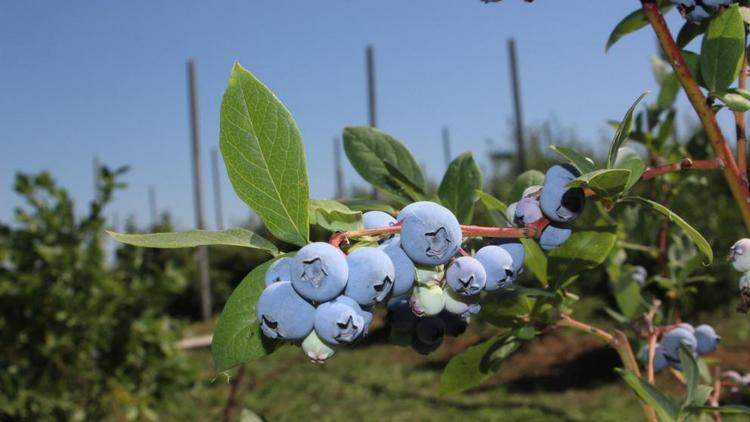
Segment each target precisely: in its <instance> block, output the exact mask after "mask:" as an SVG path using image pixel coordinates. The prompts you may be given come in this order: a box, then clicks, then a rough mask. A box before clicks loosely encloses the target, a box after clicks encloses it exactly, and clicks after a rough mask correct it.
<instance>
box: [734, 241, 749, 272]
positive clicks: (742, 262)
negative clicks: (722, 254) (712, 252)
mask: <svg viewBox="0 0 750 422" xmlns="http://www.w3.org/2000/svg"><path fill="white" fill-rule="evenodd" d="M729 261H731V262H732V267H734V269H735V270H737V271H739V272H741V273H744V272H746V271H750V239H747V238H745V239H740V240H738V241H737V242H735V244H734V245H732V248H731V249H730V250H729Z"/></svg>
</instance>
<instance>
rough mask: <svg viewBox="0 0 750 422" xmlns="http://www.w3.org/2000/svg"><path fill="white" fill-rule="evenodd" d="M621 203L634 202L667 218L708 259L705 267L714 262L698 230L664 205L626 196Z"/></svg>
mask: <svg viewBox="0 0 750 422" xmlns="http://www.w3.org/2000/svg"><path fill="white" fill-rule="evenodd" d="M621 201H623V202H636V203H641V204H644V205H646V206H648V207H650V208H651V209H652V210H654V211H656V212H658V213H659V214H661V215H663V216H665V217H667V218H668V219H669V221H672V222H674V223H675V224H677V226H679V227H680V228H681V229H682V231H684V232H685V234H687V235H688V236H689V237H690V239H692V240H693V242H694V243H695V246H697V247H698V249H699V250H700V251H701V252H702V253H703V254H704V255H705V256H706V258H708V261H707V262H705V264H706V265H709V264H711V262H713V260H714V252H713V250H711V244H710V243H708V241H707V240H706V238H704V237H703V235H701V234H700V233H699V232H698V230H696V229H694V228H693V226H691V225H690V224H688V223H687V222H686V221H685V220H683V219H682V217H680V216H679V215H677V214H675V213H674V212H672V211H671V210H670V209H669V208H667V207H665V206H664V205H661V204H659V203H657V202H654V201H652V200H650V199H646V198H642V197H640V196H628V197H626V198H623V199H622V200H621Z"/></svg>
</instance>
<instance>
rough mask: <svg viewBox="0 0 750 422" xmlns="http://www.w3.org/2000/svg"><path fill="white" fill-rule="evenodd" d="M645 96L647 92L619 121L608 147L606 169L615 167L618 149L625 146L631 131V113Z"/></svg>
mask: <svg viewBox="0 0 750 422" xmlns="http://www.w3.org/2000/svg"><path fill="white" fill-rule="evenodd" d="M646 95H648V91H646V92H644V93H643V94H641V95H640V96H639V97H638V98H637V99H636V100H635V102H633V105H631V106H630V108H629V109H628V111H627V112H625V116H624V117H623V118H622V120H621V121H620V125H619V126H618V127H617V132H615V137H614V139H613V140H612V145H611V146H610V147H609V154H608V155H607V168H608V169H611V168H612V167H613V166H614V165H615V161H617V152H618V151H619V150H620V147H621V146H623V145H624V144H625V141H627V140H628V137H629V136H630V131H631V130H632V129H633V112H635V108H636V107H637V106H638V103H640V102H641V100H643V98H644V97H645V96H646Z"/></svg>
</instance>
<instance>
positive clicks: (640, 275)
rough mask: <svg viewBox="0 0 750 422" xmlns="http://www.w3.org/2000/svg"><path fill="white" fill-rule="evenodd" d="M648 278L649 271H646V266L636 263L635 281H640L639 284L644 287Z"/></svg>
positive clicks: (634, 268)
mask: <svg viewBox="0 0 750 422" xmlns="http://www.w3.org/2000/svg"><path fill="white" fill-rule="evenodd" d="M647 278H648V271H646V268H644V267H643V266H641V265H636V266H635V267H633V281H635V282H636V283H638V285H639V286H641V287H643V285H644V284H646V279H647Z"/></svg>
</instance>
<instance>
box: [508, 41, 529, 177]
mask: <svg viewBox="0 0 750 422" xmlns="http://www.w3.org/2000/svg"><path fill="white" fill-rule="evenodd" d="M508 56H509V58H510V74H511V84H512V88H513V108H514V110H515V115H516V116H515V117H516V158H517V159H518V160H517V166H518V169H517V171H518V172H519V173H521V172H523V171H524V170H526V150H525V148H524V140H523V116H522V115H521V87H520V83H519V81H518V79H519V75H518V60H517V57H516V41H515V40H514V39H513V38H511V39H509V40H508Z"/></svg>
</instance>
